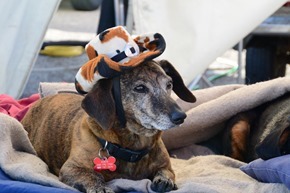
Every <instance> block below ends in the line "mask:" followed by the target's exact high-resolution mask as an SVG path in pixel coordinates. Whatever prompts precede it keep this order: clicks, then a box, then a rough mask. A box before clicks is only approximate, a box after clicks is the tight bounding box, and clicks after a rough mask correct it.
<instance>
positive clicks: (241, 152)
mask: <svg viewBox="0 0 290 193" xmlns="http://www.w3.org/2000/svg"><path fill="white" fill-rule="evenodd" d="M254 118H255V113H253V112H243V113H239V114H237V115H235V116H234V117H232V118H231V119H230V120H229V122H228V124H227V128H226V132H225V135H224V140H223V143H224V148H223V149H224V154H225V155H226V156H229V157H232V158H234V159H237V160H240V161H246V160H247V152H248V146H249V143H250V131H251V122H252V120H253V119H254Z"/></svg>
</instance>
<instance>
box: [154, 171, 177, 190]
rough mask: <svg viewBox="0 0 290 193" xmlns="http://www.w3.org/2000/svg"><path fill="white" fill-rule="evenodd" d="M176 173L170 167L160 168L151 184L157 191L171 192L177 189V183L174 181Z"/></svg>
mask: <svg viewBox="0 0 290 193" xmlns="http://www.w3.org/2000/svg"><path fill="white" fill-rule="evenodd" d="M174 176H175V175H174V174H173V172H171V171H170V170H168V169H161V170H159V171H158V172H157V173H156V175H155V176H154V178H153V183H152V185H151V188H152V190H154V191H155V192H169V191H171V190H177V185H176V184H175V183H174V180H173V179H174Z"/></svg>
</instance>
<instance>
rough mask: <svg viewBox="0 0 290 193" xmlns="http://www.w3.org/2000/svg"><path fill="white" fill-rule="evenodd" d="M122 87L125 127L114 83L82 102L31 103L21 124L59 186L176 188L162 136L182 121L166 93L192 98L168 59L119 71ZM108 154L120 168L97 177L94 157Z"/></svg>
mask: <svg viewBox="0 0 290 193" xmlns="http://www.w3.org/2000/svg"><path fill="white" fill-rule="evenodd" d="M120 87H121V98H122V104H123V109H124V113H125V118H126V121H127V123H126V126H125V127H124V128H122V127H121V126H120V122H119V119H118V118H117V115H116V107H115V101H114V99H113V95H112V80H111V79H102V80H100V81H98V82H97V83H96V85H94V88H93V89H92V91H90V92H89V93H88V94H87V95H86V96H81V95H78V94H72V93H71V94H70V93H61V94H57V95H55V96H49V97H45V98H43V99H41V100H39V101H38V102H36V104H34V105H33V107H32V108H31V109H30V110H29V112H28V113H27V114H26V116H25V117H24V119H23V120H22V124H23V126H24V128H25V129H26V130H27V131H28V133H29V138H30V140H31V142H32V144H33V146H34V147H35V149H36V152H37V154H38V156H39V157H40V158H42V159H43V160H44V161H45V162H46V163H47V164H48V166H49V169H50V170H51V172H53V173H54V174H56V175H58V176H59V179H60V180H61V181H62V182H64V183H66V184H68V185H70V186H72V187H75V188H77V189H78V190H80V191H83V192H98V193H101V192H102V193H104V192H106V193H112V192H113V191H112V190H111V189H110V188H108V187H106V186H105V182H107V181H109V180H113V179H117V178H127V179H133V180H140V179H144V178H149V179H151V180H152V181H153V183H152V189H153V190H155V191H157V192H165V191H170V190H174V189H176V188H177V187H176V185H175V174H174V172H173V170H172V167H171V164H170V159H169V155H168V153H167V150H166V148H165V146H164V144H163V142H162V140H161V133H162V130H166V129H169V128H172V127H175V126H177V125H180V124H181V123H183V121H184V119H185V118H186V114H185V113H184V112H183V111H182V110H181V109H180V107H179V106H178V105H177V104H176V103H175V101H174V100H173V99H172V98H171V96H170V95H171V90H172V89H173V91H174V92H175V93H176V94H177V95H178V96H179V97H180V98H181V99H183V100H185V101H188V102H195V97H194V96H193V95H192V93H191V92H190V91H189V90H188V89H187V88H186V87H185V85H184V83H183V81H182V79H181V77H180V75H179V74H178V72H177V71H176V70H175V69H174V68H173V66H172V65H171V64H170V63H169V62H167V61H165V60H162V61H160V62H155V61H153V60H151V61H148V62H145V63H143V64H141V65H139V66H138V67H136V68H133V69H132V70H128V71H126V72H124V74H122V75H121V76H120ZM102 150H105V151H102ZM106 152H107V153H108V154H107V153H106ZM100 154H101V155H100ZM109 154H110V155H111V156H114V157H115V158H116V160H117V161H116V163H115V164H116V166H117V169H116V170H115V171H109V170H101V171H94V169H93V168H94V163H93V160H94V158H96V157H98V155H100V157H103V156H106V157H108V156H109ZM103 159H105V158H103Z"/></svg>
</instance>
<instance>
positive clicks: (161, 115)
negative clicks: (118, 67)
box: [82, 60, 196, 135]
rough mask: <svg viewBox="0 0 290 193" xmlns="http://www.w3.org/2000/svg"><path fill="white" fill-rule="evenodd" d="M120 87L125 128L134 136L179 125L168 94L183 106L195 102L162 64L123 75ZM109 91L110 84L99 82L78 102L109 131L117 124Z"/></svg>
mask: <svg viewBox="0 0 290 193" xmlns="http://www.w3.org/2000/svg"><path fill="white" fill-rule="evenodd" d="M120 86H121V98H122V105H123V108H124V111H125V116H126V119H127V128H129V129H130V130H131V131H132V132H135V133H137V134H145V135H150V134H154V133H156V132H157V130H166V129H169V128H172V127H174V126H177V125H180V124H182V123H183V121H184V119H185V118H186V114H185V113H184V112H183V111H182V110H181V109H180V107H179V106H178V105H177V104H176V102H175V101H174V100H173V99H172V98H171V92H172V90H173V91H174V92H175V93H176V94H177V95H178V96H179V97H180V98H181V99H183V100H185V101H187V102H195V100H196V99H195V97H194V96H193V95H192V93H191V92H190V91H189V90H188V89H187V88H186V86H185V85H184V83H183V80H182V79H181V76H180V75H179V74H178V72H177V71H176V70H175V68H174V67H173V66H172V65H171V64H170V63H169V62H167V61H165V60H162V61H160V62H155V61H153V60H150V61H147V62H145V63H144V64H142V65H140V66H137V67H135V68H133V69H131V70H128V71H126V72H124V73H123V74H122V75H121V77H120ZM111 90H112V80H111V79H102V80H100V81H98V82H97V83H96V85H95V86H94V87H93V89H92V90H91V91H90V92H89V93H88V94H87V95H86V96H85V98H84V100H83V102H82V106H83V108H84V109H85V111H86V112H87V113H88V114H89V115H90V116H91V117H93V118H94V119H95V120H96V122H97V123H98V124H100V126H101V127H102V128H103V129H108V128H111V127H112V126H113V124H114V122H115V121H116V120H117V119H116V109H115V108H116V107H115V101H114V98H113V95H112V91H111ZM156 129H157V130H156Z"/></svg>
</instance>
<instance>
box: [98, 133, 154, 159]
mask: <svg viewBox="0 0 290 193" xmlns="http://www.w3.org/2000/svg"><path fill="white" fill-rule="evenodd" d="M97 139H98V141H99V142H100V143H101V144H102V146H103V148H104V149H106V150H108V152H109V154H110V155H112V156H114V157H115V158H117V159H121V160H124V161H127V162H137V161H139V160H141V159H142V158H143V157H144V156H145V155H147V154H148V152H149V149H144V150H140V151H134V150H130V149H127V148H122V147H120V146H119V145H117V144H114V143H110V142H108V141H106V140H104V139H102V138H99V137H97Z"/></svg>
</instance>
